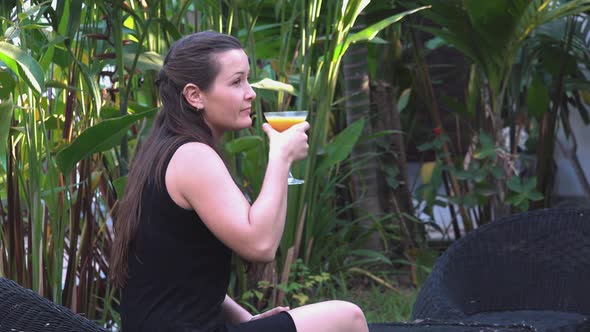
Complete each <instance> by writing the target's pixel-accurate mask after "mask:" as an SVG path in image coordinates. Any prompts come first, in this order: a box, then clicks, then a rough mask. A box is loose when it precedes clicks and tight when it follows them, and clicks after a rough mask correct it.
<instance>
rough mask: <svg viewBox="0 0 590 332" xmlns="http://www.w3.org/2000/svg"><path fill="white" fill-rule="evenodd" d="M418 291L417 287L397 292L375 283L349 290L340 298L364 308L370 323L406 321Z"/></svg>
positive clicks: (408, 318)
mask: <svg viewBox="0 0 590 332" xmlns="http://www.w3.org/2000/svg"><path fill="white" fill-rule="evenodd" d="M417 293H418V290H416V289H402V290H401V291H399V292H397V291H394V290H391V289H389V288H387V287H383V286H377V285H374V286H370V287H367V288H359V289H353V290H349V291H347V292H346V293H345V294H342V297H341V298H340V299H342V300H346V301H350V302H353V303H355V304H357V305H358V306H359V307H360V308H362V309H363V312H364V313H365V317H366V319H367V322H368V323H383V322H406V321H409V320H410V315H411V314H412V307H413V306H414V301H415V300H416V294H417Z"/></svg>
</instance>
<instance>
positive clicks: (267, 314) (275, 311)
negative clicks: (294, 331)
mask: <svg viewBox="0 0 590 332" xmlns="http://www.w3.org/2000/svg"><path fill="white" fill-rule="evenodd" d="M289 310H290V309H289V307H276V308H272V309H270V310H268V311H265V312H263V313H261V314H258V315H256V316H254V317H252V320H256V319H261V318H265V317H270V316H273V315H276V314H278V313H280V312H283V311H289Z"/></svg>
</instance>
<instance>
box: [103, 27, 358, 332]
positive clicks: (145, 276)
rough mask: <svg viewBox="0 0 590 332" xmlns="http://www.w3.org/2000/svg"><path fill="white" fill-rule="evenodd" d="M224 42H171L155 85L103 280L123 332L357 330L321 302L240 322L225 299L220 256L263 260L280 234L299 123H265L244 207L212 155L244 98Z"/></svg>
mask: <svg viewBox="0 0 590 332" xmlns="http://www.w3.org/2000/svg"><path fill="white" fill-rule="evenodd" d="M249 72H250V67H249V61H248V57H247V56H246V54H245V53H244V51H243V49H242V47H241V45H240V43H239V41H238V40H237V39H235V38H234V37H231V36H227V35H223V34H219V33H215V32H210V31H207V32H200V33H195V34H192V35H189V36H186V37H184V38H182V39H180V40H179V41H178V42H176V43H175V44H174V45H173V46H172V47H171V48H170V51H169V52H168V54H167V56H166V58H165V60H164V65H163V67H162V69H161V70H160V74H159V77H158V80H157V84H158V86H159V89H160V97H161V100H162V108H161V110H160V112H159V114H158V116H157V117H156V120H155V122H154V127H153V129H152V132H151V133H150V135H149V137H148V138H147V140H146V141H145V142H144V143H143V144H142V147H141V148H140V150H139V152H138V154H137V156H136V157H135V161H134V165H133V167H132V169H131V171H130V173H129V176H128V183H127V187H126V193H125V195H124V197H123V199H122V201H121V203H120V206H119V207H118V208H117V213H116V223H115V235H116V237H115V243H114V248H113V253H112V257H111V272H112V276H111V277H112V279H113V281H114V283H115V285H117V286H118V287H120V288H121V289H122V301H121V317H122V322H123V331H124V332H135V331H203V332H208V331H215V332H224V331H230V332H248V331H252V332H254V331H257V332H264V331H281V332H291V331H293V332H294V331H298V332H311V331H321V332H331V331H334V332H347V331H349V332H353V331H354V332H361V331H363V332H365V331H367V323H366V321H365V318H364V315H363V313H362V311H361V310H360V309H359V308H358V307H357V306H356V305H354V304H352V303H348V302H343V301H328V302H322V303H317V304H312V305H308V306H303V307H299V308H296V309H293V310H289V308H285V307H278V308H274V309H272V310H270V311H267V312H265V313H263V314H260V315H256V316H252V315H251V314H250V313H248V312H247V311H246V310H245V309H243V308H242V307H240V306H239V305H238V304H237V303H236V302H234V301H233V300H232V299H231V298H230V297H229V296H227V295H226V292H227V287H228V284H229V277H230V259H231V255H232V252H233V253H236V254H237V255H240V256H241V257H242V258H244V259H246V260H249V261H252V262H270V261H272V260H273V259H274V256H275V252H276V250H277V248H278V246H279V242H280V239H281V236H282V233H283V228H284V223H285V217H286V210H287V176H288V172H289V167H290V165H291V163H292V162H293V161H296V160H300V159H302V158H305V156H306V155H307V150H308V145H307V135H306V133H305V132H306V130H307V129H308V128H309V124H308V123H307V122H304V123H301V124H298V125H296V126H293V127H292V128H290V129H289V130H286V131H284V132H282V133H279V132H276V131H275V130H273V129H272V128H271V127H270V126H269V125H268V124H264V125H263V130H264V132H265V133H266V135H267V136H268V138H269V141H270V149H269V157H268V160H269V162H268V166H267V169H266V173H265V176H264V181H263V185H262V189H261V191H260V195H259V196H258V198H257V199H256V201H255V202H254V203H253V204H251V205H250V203H249V202H248V201H247V200H246V198H245V197H244V195H243V194H242V192H241V191H240V189H239V188H238V186H237V185H236V184H235V182H234V181H233V179H232V177H231V176H230V173H229V171H228V169H227V167H226V165H225V163H224V162H223V159H222V158H221V157H220V154H219V151H218V150H217V145H218V143H219V140H220V139H221V137H222V135H223V133H225V132H226V131H230V130H239V129H243V128H247V127H250V126H251V125H252V120H251V118H250V113H251V106H252V101H253V100H254V98H255V97H256V93H255V92H254V91H253V90H252V88H251V87H250V85H249V83H248V75H249Z"/></svg>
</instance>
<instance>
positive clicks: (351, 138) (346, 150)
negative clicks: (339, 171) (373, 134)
mask: <svg viewBox="0 0 590 332" xmlns="http://www.w3.org/2000/svg"><path fill="white" fill-rule="evenodd" d="M364 127H365V119H362V118H361V119H358V120H357V121H355V122H353V123H352V124H351V125H349V126H348V127H346V129H344V130H343V131H342V132H340V133H339V134H338V135H337V136H336V137H334V140H333V141H332V142H331V143H330V144H328V145H327V146H326V147H325V154H324V155H323V156H322V158H321V160H320V161H319V164H318V171H319V170H324V169H328V168H330V167H332V166H334V165H336V164H337V163H339V162H342V161H343V160H344V159H346V158H348V156H349V155H350V154H351V153H352V149H353V148H354V145H355V144H356V142H357V141H358V139H359V137H360V136H361V133H362V132H363V128H364Z"/></svg>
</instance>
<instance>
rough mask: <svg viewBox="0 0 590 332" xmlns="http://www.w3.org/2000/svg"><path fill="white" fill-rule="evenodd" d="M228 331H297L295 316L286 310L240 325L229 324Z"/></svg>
mask: <svg viewBox="0 0 590 332" xmlns="http://www.w3.org/2000/svg"><path fill="white" fill-rule="evenodd" d="M226 327H227V332H277V331H280V332H297V329H296V328H295V322H293V318H292V317H291V315H290V314H289V313H287V312H286V311H282V312H280V313H278V314H276V315H272V316H269V317H265V318H261V319H255V320H253V321H249V322H246V323H242V324H240V325H230V324H227V325H226Z"/></svg>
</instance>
